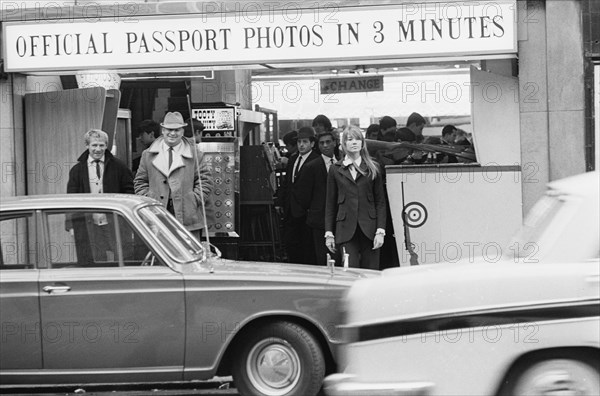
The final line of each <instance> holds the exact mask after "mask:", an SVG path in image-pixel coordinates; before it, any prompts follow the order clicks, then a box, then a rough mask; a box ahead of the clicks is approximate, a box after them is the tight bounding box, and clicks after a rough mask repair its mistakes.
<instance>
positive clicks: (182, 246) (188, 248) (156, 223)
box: [138, 205, 204, 262]
mask: <svg viewBox="0 0 600 396" xmlns="http://www.w3.org/2000/svg"><path fill="white" fill-rule="evenodd" d="M138 213H139V214H140V218H141V219H142V221H143V222H144V223H145V225H146V226H147V227H148V229H149V230H150V232H151V233H152V234H154V235H155V236H156V238H157V239H158V240H159V241H160V243H161V244H162V246H163V248H164V249H165V250H166V251H167V253H168V254H169V255H170V256H171V257H172V258H173V259H175V260H177V261H179V262H191V261H195V260H199V259H201V258H202V257H203V254H204V249H203V248H202V245H201V244H200V242H199V241H197V240H196V239H195V238H194V237H193V236H192V235H191V234H190V233H189V232H188V231H187V230H186V229H185V228H184V227H183V226H182V225H181V224H180V223H179V222H178V221H177V220H176V219H175V218H174V217H173V216H170V215H169V214H168V212H167V211H166V210H165V209H164V208H163V207H160V206H156V205H153V206H147V207H144V208H141V209H140V210H139V212H138Z"/></svg>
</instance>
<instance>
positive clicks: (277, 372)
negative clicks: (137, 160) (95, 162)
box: [0, 194, 379, 395]
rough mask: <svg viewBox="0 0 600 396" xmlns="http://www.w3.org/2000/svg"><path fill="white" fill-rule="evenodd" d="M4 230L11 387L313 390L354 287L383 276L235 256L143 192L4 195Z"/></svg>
mask: <svg viewBox="0 0 600 396" xmlns="http://www.w3.org/2000/svg"><path fill="white" fill-rule="evenodd" d="M0 228H1V232H2V234H1V245H0V246H1V249H2V254H1V256H0V257H1V260H2V261H1V262H0V322H1V343H0V384H1V386H2V387H4V388H7V387H8V388H10V387H13V388H14V387H20V386H29V387H31V386H38V385H39V386H42V385H51V384H77V385H79V386H84V385H85V384H104V383H110V384H120V383H138V384H139V383H142V384H143V383H157V382H159V383H165V382H180V381H192V380H208V379H211V378H213V377H214V376H216V375H219V376H229V375H232V376H233V379H234V382H235V386H236V387H237V389H238V391H239V392H240V393H241V394H242V395H314V394H316V393H317V392H318V391H319V389H320V388H321V385H322V380H323V378H324V376H325V374H326V373H330V372H333V370H335V361H336V357H335V355H334V347H335V345H336V344H338V343H339V342H340V336H339V334H338V333H337V325H338V324H339V323H340V320H341V315H342V313H341V310H340V307H339V304H340V302H341V300H342V298H343V296H344V293H345V291H346V290H347V289H348V288H349V286H350V285H351V284H352V283H353V282H354V281H356V280H358V279H363V278H367V277H371V276H379V273H378V272H376V271H368V270H360V269H345V268H340V267H333V266H329V267H316V266H308V265H295V264H277V263H265V262H242V261H234V260H226V259H223V258H221V257H220V254H219V252H218V249H216V248H214V247H211V246H210V245H208V244H207V243H206V242H202V243H200V242H199V241H197V240H196V239H194V237H193V236H192V234H191V233H190V232H188V231H187V230H186V229H185V228H184V227H183V226H182V225H181V224H180V223H178V222H177V220H176V219H175V218H174V217H173V216H172V215H171V214H170V213H168V212H167V211H166V210H165V209H164V208H163V207H162V206H161V205H160V204H159V203H158V202H157V201H155V200H153V199H150V198H146V197H140V196H135V195H125V194H123V195H118V194H115V195H111V194H65V195H40V196H21V197H12V198H5V197H3V198H2V200H1V203H0Z"/></svg>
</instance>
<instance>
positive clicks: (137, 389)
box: [0, 377, 238, 396]
mask: <svg viewBox="0 0 600 396" xmlns="http://www.w3.org/2000/svg"><path fill="white" fill-rule="evenodd" d="M231 384H232V383H231V377H222V378H218V377H216V378H214V379H213V380H211V381H195V382H177V383H158V384H152V385H145V386H142V385H102V386H87V387H81V388H78V387H75V386H61V385H57V386H52V387H37V388H31V389H28V388H18V389H12V390H11V389H2V391H0V394H3V395H11V396H17V395H36V396H58V395H62V396H66V395H68V396H71V395H94V396H108V395H111V396H121V395H123V396H124V395H128V396H130V395H134V396H142V395H155V396H166V395H206V396H222V395H229V396H235V395H238V393H237V390H236V389H235V388H230V385H231Z"/></svg>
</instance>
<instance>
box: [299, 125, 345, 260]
mask: <svg viewBox="0 0 600 396" xmlns="http://www.w3.org/2000/svg"><path fill="white" fill-rule="evenodd" d="M317 145H318V148H319V151H320V153H321V156H320V157H321V158H317V159H316V160H315V161H312V162H310V163H308V164H306V168H305V171H304V176H305V177H306V179H307V183H308V188H307V191H306V193H307V194H304V195H302V197H303V198H304V199H305V201H304V202H302V205H303V206H304V207H305V208H306V209H307V213H306V224H307V225H308V227H309V228H310V230H311V232H312V238H313V244H314V249H315V255H316V264H318V265H327V254H328V253H329V250H327V247H326V246H325V239H324V237H323V236H324V235H325V198H326V196H327V172H328V171H329V168H330V167H331V165H333V164H334V163H335V162H337V158H335V156H334V150H335V138H334V137H333V133H332V132H331V131H329V132H323V133H321V134H320V135H319V136H318V137H317ZM332 256H333V258H334V259H335V260H336V261H338V262H339V261H340V260H339V257H337V256H339V251H338V252H336V254H335V255H334V254H333V253H332Z"/></svg>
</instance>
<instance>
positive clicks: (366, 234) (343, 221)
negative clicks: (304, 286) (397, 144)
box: [325, 125, 387, 269]
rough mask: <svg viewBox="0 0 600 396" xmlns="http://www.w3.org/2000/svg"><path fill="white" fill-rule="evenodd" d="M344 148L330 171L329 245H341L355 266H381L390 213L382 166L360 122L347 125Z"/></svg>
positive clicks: (375, 267) (344, 133)
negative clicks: (376, 161)
mask: <svg viewBox="0 0 600 396" xmlns="http://www.w3.org/2000/svg"><path fill="white" fill-rule="evenodd" d="M341 148H342V152H343V159H342V160H341V161H338V162H337V163H335V164H333V165H332V166H331V167H330V169H329V173H328V175H327V201H326V205H325V245H326V246H327V248H328V249H329V250H330V251H331V252H335V251H336V245H341V246H342V247H343V248H344V250H345V252H346V253H348V254H349V265H350V266H351V267H360V268H369V269H379V248H380V247H381V246H382V245H383V239H384V237H385V220H386V215H387V214H386V208H385V196H384V194H385V193H384V189H383V179H382V175H381V170H380V169H379V167H378V165H377V164H376V163H375V162H374V161H373V160H372V159H371V157H370V156H369V153H368V151H367V147H366V143H365V138H364V137H363V134H362V131H361V130H360V128H358V127H357V126H354V125H350V126H348V127H347V128H346V129H344V131H343V132H342V139H341Z"/></svg>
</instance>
